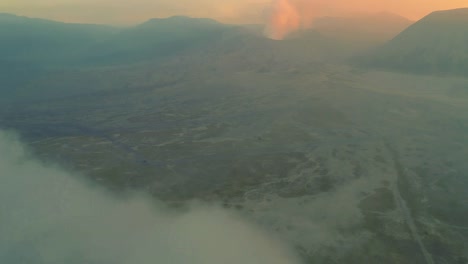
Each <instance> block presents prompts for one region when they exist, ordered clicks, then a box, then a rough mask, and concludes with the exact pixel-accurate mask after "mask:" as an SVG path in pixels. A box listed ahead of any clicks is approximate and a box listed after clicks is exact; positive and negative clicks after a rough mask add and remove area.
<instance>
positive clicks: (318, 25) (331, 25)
mask: <svg viewBox="0 0 468 264" xmlns="http://www.w3.org/2000/svg"><path fill="white" fill-rule="evenodd" d="M412 23H413V21H411V20H408V19H407V18H405V17H402V16H399V15H395V14H392V13H377V14H370V15H363V16H355V17H354V16H353V17H321V18H318V19H316V20H315V21H314V25H313V28H314V29H315V30H317V31H318V32H320V33H321V34H323V35H324V36H329V37H332V38H336V39H339V40H342V41H354V42H356V41H358V42H370V43H379V42H380V43H384V42H386V41H388V40H390V39H392V38H393V37H395V36H396V35H398V34H399V33H400V32H402V31H403V30H405V29H406V28H407V27H408V26H410V25H411V24H412Z"/></svg>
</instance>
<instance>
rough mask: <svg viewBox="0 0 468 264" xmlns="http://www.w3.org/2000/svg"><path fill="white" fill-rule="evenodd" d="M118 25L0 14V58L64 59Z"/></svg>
mask: <svg viewBox="0 0 468 264" xmlns="http://www.w3.org/2000/svg"><path fill="white" fill-rule="evenodd" d="M117 31H118V29H116V28H114V27H110V26H104V25H91V24H70V23H62V22H55V21H50V20H44V19H35V18H27V17H20V16H15V15H11V14H0V39H1V41H0V58H1V60H2V61H24V62H28V63H41V64H49V63H57V62H60V61H61V62H63V61H64V60H67V59H68V58H69V57H70V56H71V55H72V54H74V53H79V52H80V51H81V50H84V49H85V48H86V47H88V46H90V45H94V44H95V43H96V42H98V41H101V40H103V39H105V38H107V37H109V36H111V35H112V34H114V33H115V32H117Z"/></svg>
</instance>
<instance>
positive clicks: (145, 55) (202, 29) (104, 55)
mask: <svg viewBox="0 0 468 264" xmlns="http://www.w3.org/2000/svg"><path fill="white" fill-rule="evenodd" d="M236 29H237V27H236V26H231V25H225V24H221V23H218V22H217V21H215V20H211V19H204V18H189V17H182V16H175V17H170V18H166V19H151V20H149V21H147V22H145V23H143V24H140V25H137V26H135V27H132V28H128V29H125V30H122V31H121V32H119V34H116V35H114V36H112V37H111V38H108V39H107V40H106V41H103V42H101V43H99V44H98V45H96V46H95V47H93V48H92V49H91V50H89V52H88V54H86V56H87V58H86V59H87V60H88V61H89V62H93V63H97V64H100V63H104V64H107V63H130V62H136V61H141V60H151V59H158V58H161V57H169V56H173V55H175V54H178V53H181V52H184V51H187V50H194V49H198V48H200V47H201V46H204V45H210V44H211V43H213V42H214V41H216V40H218V39H220V38H221V37H222V36H223V34H226V33H229V32H233V31H235V30H236Z"/></svg>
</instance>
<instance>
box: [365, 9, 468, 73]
mask: <svg viewBox="0 0 468 264" xmlns="http://www.w3.org/2000/svg"><path fill="white" fill-rule="evenodd" d="M362 61H363V62H364V64H365V65H367V66H371V67H378V68H387V69H392V70H396V71H403V72H410V73H423V74H450V75H453V74H455V75H465V76H466V74H468V8H463V9H454V10H447V11H437V12H433V13H431V14H429V15H428V16H426V17H424V18H423V19H421V20H420V21H418V22H417V23H415V24H414V25H412V26H410V27H409V28H408V29H406V30H405V31H403V32H402V33H401V34H399V35H398V36H396V37H395V38H394V39H392V40H391V41H389V42H387V43H386V44H384V45H383V46H381V47H379V48H378V49H376V50H375V51H374V52H372V53H371V54H370V55H369V56H368V57H366V58H365V59H363V60H362Z"/></svg>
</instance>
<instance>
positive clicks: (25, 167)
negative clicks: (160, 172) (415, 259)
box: [0, 131, 299, 264]
mask: <svg viewBox="0 0 468 264" xmlns="http://www.w3.org/2000/svg"><path fill="white" fill-rule="evenodd" d="M78 179H79V177H77V176H74V175H73V174H71V173H68V172H66V171H64V170H63V169H61V168H58V167H53V166H49V165H45V164H43V163H41V162H39V161H37V160H35V159H34V158H31V157H30V155H29V154H28V152H27V150H25V148H24V146H23V145H22V144H21V143H20V142H19V141H18V140H17V138H16V137H15V136H14V135H12V134H10V133H6V132H2V131H0V234H1V236H0V263H9V264H16V263H31V264H36V263H47V264H55V263H57V264H58V263H60V264H62V263H69V264H73V263H117V264H146V263H158V264H165V263H167V264H179V263H191V264H215V263H216V264H219V263H223V264H231V263H232V264H234V263H236V264H237V263H242V264H250V263H252V264H254V263H255V264H263V263H265V264H267V263H268V264H296V263H299V260H298V258H297V257H296V256H295V254H294V253H293V251H291V249H290V248H289V247H288V246H287V245H285V244H283V243H281V242H280V241H278V240H277V239H275V238H274V237H273V236H272V235H270V234H268V233H266V232H265V231H263V230H261V229H260V228H259V227H258V226H255V225H254V224H252V223H250V222H248V221H246V220H244V219H242V218H241V217H239V216H237V215H235V213H233V212H231V211H227V210H225V209H221V208H219V207H216V206H208V205H200V204H197V205H195V204H194V205H191V206H190V209H189V210H188V211H186V212H185V213H180V212H174V211H172V210H170V209H168V208H166V207H165V206H164V205H162V204H161V203H158V202H155V201H152V200H150V199H148V198H145V197H144V196H143V195H141V196H139V197H134V198H132V199H127V200H117V199H115V198H112V197H111V196H109V195H107V194H106V193H105V192H104V191H102V190H100V189H99V188H98V187H95V186H91V185H89V184H86V183H84V182H81V181H80V180H78Z"/></svg>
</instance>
